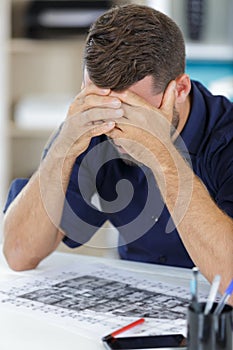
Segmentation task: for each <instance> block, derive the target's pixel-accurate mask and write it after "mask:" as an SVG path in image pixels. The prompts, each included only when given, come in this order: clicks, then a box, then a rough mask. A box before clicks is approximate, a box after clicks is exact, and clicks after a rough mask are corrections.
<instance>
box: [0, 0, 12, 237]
mask: <svg viewBox="0 0 233 350" xmlns="http://www.w3.org/2000/svg"><path fill="white" fill-rule="evenodd" d="M9 5H10V1H9V0H1V1H0V48H1V50H0V241H1V237H2V210H3V205H4V201H5V197H6V193H5V189H6V187H7V169H8V166H7V163H8V162H7V99H8V85H7V81H8V79H7V75H8V69H7V67H8V62H7V47H6V46H7V40H8V33H9Z"/></svg>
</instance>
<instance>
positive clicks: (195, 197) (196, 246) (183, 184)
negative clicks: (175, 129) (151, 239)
mask: <svg viewBox="0 0 233 350" xmlns="http://www.w3.org/2000/svg"><path fill="white" fill-rule="evenodd" d="M171 147H172V149H170V150H168V149H167V148H165V147H164V149H161V152H158V151H156V157H157V160H158V162H159V164H160V165H161V168H162V172H160V173H158V170H157V169H155V167H154V169H153V165H152V166H151V168H152V171H153V173H154V174H155V177H156V180H157V182H158V184H159V187H160V190H161V193H162V195H163V198H164V201H165V203H166V205H167V207H168V209H169V211H170V213H171V215H172V218H173V221H174V223H175V226H176V228H177V230H178V232H179V234H180V237H181V239H182V241H183V243H184V245H185V247H186V249H187V251H188V252H189V254H190V256H191V258H192V259H193V261H194V263H195V264H196V265H197V266H199V268H200V269H201V271H202V273H203V274H204V275H205V276H206V277H207V279H208V280H209V281H210V282H211V281H212V279H213V277H214V275H216V274H220V275H221V276H222V283H221V292H223V291H224V289H225V288H226V286H227V284H228V283H229V282H230V280H231V279H232V277H233V221H232V219H231V218H230V217H228V216H227V215H225V214H224V212H222V211H221V210H220V209H219V208H218V207H217V205H216V204H215V203H214V202H213V200H212V199H211V197H210V195H209V193H208V191H207V190H206V188H205V186H204V185H203V183H202V182H201V181H200V180H199V178H198V177H197V176H195V175H194V173H193V171H192V169H191V168H190V167H189V166H188V165H187V163H186V161H185V160H184V159H183V158H182V157H181V155H180V154H179V153H178V151H177V150H176V149H175V147H174V146H171ZM161 148H163V146H161ZM171 154H172V156H171ZM168 234H169V233H168Z"/></svg>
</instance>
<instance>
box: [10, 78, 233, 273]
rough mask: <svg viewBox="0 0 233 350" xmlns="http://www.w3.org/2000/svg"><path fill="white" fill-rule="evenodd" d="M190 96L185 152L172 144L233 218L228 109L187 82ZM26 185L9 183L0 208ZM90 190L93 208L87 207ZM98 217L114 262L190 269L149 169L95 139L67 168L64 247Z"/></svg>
mask: <svg viewBox="0 0 233 350" xmlns="http://www.w3.org/2000/svg"><path fill="white" fill-rule="evenodd" d="M191 96H192V107H191V112H190V115H189V118H188V121H187V123H186V125H185V127H184V129H183V130H182V133H181V137H182V140H183V142H184V144H185V147H184V145H183V144H182V142H180V141H179V140H177V141H176V147H177V148H178V149H179V151H180V152H181V153H182V155H183V157H184V158H186V159H187V160H188V161H189V163H190V166H191V167H192V168H193V171H194V173H195V174H196V175H197V176H198V177H200V178H201V179H202V181H203V183H204V184H205V186H206V187H207V189H208V191H209V193H210V195H211V197H212V198H213V200H214V201H215V202H216V203H217V205H218V206H219V207H220V208H221V209H222V210H223V211H225V212H226V213H227V214H228V215H229V216H231V217H233V131H232V126H233V104H232V102H230V101H229V100H227V99H226V98H225V97H223V96H213V95H212V94H211V93H210V92H209V91H208V90H207V89H206V88H205V87H204V86H203V85H201V84H200V83H198V82H194V81H193V82H192V91H191ZM27 181H28V180H26V179H17V180H16V181H14V183H13V184H12V186H11V189H10V192H9V196H8V200H7V204H6V208H7V207H8V205H9V204H10V202H11V201H12V200H13V199H14V198H15V196H16V195H17V194H18V193H19V192H20V190H21V189H22V188H23V187H24V186H25V184H26V183H27ZM95 192H97V193H98V195H99V198H100V204H101V210H99V209H97V208H95V207H94V205H93V204H92V203H91V198H92V196H93V194H94V193H95ZM169 219H170V221H169ZM106 220H109V221H110V222H111V223H112V224H113V225H114V226H115V227H116V228H117V229H118V231H119V247H118V250H119V254H120V256H121V258H123V259H129V260H135V261H143V262H149V263H158V264H166V265H172V266H182V267H192V266H193V262H192V260H191V258H190V257H189V254H188V253H187V251H186V249H185V247H184V245H183V243H182V241H181V239H180V237H179V234H178V232H177V230H176V229H175V227H174V225H170V230H169V233H168V222H172V221H171V218H170V214H169V212H168V210H167V208H166V206H165V205H164V203H163V201H162V198H161V195H160V191H159V189H158V187H157V185H156V182H155V179H154V176H153V174H152V172H151V171H150V169H148V168H147V167H146V166H144V165H140V166H132V165H128V164H126V163H125V162H124V161H123V160H122V159H120V158H119V156H118V154H117V152H116V150H115V149H114V147H113V146H112V145H111V144H110V143H109V141H108V140H107V138H106V136H105V135H102V136H99V137H95V138H93V139H92V140H91V143H90V146H89V148H88V150H87V151H86V152H84V153H83V154H82V155H81V156H80V157H78V158H77V159H76V162H75V164H74V167H73V171H72V174H71V178H70V182H69V186H68V189H67V193H66V200H65V203H64V210H63V215H62V219H61V228H62V229H63V230H64V232H66V236H65V238H64V240H63V241H64V243H66V244H67V245H68V246H70V247H77V246H79V245H80V244H84V243H86V242H87V241H88V240H89V239H90V238H91V237H92V235H93V234H94V233H95V232H96V230H97V229H98V228H99V227H100V226H102V224H103V223H104V222H105V221H106ZM204 234H205V232H203V235H204ZM219 236H221V232H219ZM220 238H221V237H220Z"/></svg>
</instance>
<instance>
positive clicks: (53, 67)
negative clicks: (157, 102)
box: [0, 0, 233, 255]
mask: <svg viewBox="0 0 233 350" xmlns="http://www.w3.org/2000/svg"><path fill="white" fill-rule="evenodd" d="M129 2H131V3H140V4H147V5H150V6H152V7H154V8H156V9H158V10H161V11H162V12H165V13H166V14H168V15H169V16H171V17H172V18H173V19H174V20H175V21H176V22H177V23H178V24H179V26H180V27H181V29H182V31H183V33H184V36H185V40H186V49H187V73H189V74H190V76H191V78H193V79H197V80H200V81H201V82H203V83H204V84H205V85H206V86H207V87H209V89H210V90H211V91H212V92H213V93H214V94H223V95H226V96H228V97H229V98H230V99H232V100H233V21H232V14H233V0H222V1H219V0H151V1H150V0H144V1H136V0H135V1H130V0H128V1H108V0H107V1H103V0H102V1H92V0H85V1H80V0H72V1H69V0H57V1H56V0H37V1H36V0H1V2H0V47H1V50H0V120H1V128H0V134H1V135H0V160H1V163H0V183H1V192H0V207H1V212H2V208H3V206H4V201H5V198H6V195H7V190H8V187H9V185H10V182H11V181H12V179H14V178H16V177H28V176H30V175H31V174H32V173H33V172H34V170H35V169H36V168H37V166H38V164H39V162H40V155H41V152H42V150H43V147H44V145H45V143H46V140H47V138H48V137H49V135H50V134H51V132H52V130H53V129H54V128H55V127H57V126H58V125H59V124H60V123H61V121H62V120H63V119H64V117H65V115H66V111H67V108H68V105H69V103H70V101H71V100H72V98H73V97H74V96H75V95H76V94H77V92H78V91H79V88H80V86H81V82H82V69H81V67H82V64H81V61H82V48H83V45H84V41H85V37H86V33H87V28H88V27H89V25H90V24H91V23H92V21H93V20H94V19H95V18H96V17H97V16H98V15H99V14H100V13H102V12H103V11H105V10H106V9H107V8H108V7H110V6H112V5H114V4H121V3H129ZM1 222H2V220H1ZM0 240H1V233H0ZM116 240H117V232H116V230H114V229H113V228H109V226H108V225H107V228H106V229H104V230H102V231H101V232H100V233H98V234H97V236H96V237H95V238H94V242H91V243H90V245H89V247H84V248H83V252H86V251H87V252H88V253H90V254H92V253H93V254H97V255H98V254H108V253H109V252H110V253H111V254H112V251H111V250H106V249H101V247H103V246H109V245H110V246H114V245H115V243H116ZM96 246H97V247H98V248H97V250H96V249H95V248H94V247H96ZM85 249H86V250H85ZM81 251H82V250H81ZM96 251H97V252H96ZM98 252H99V253H98Z"/></svg>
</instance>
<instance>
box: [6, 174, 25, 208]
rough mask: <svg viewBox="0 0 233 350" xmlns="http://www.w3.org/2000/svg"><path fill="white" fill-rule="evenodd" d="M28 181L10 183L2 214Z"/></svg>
mask: <svg viewBox="0 0 233 350" xmlns="http://www.w3.org/2000/svg"><path fill="white" fill-rule="evenodd" d="M28 181H29V179H16V180H14V181H13V182H12V183H11V186H10V189H9V192H8V196H7V200H6V204H5V207H4V209H3V213H5V212H6V211H7V209H8V207H9V205H10V204H11V203H12V202H13V200H14V199H15V198H16V197H17V196H18V194H19V193H20V192H21V190H22V189H23V188H24V186H26V184H27V183H28Z"/></svg>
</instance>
